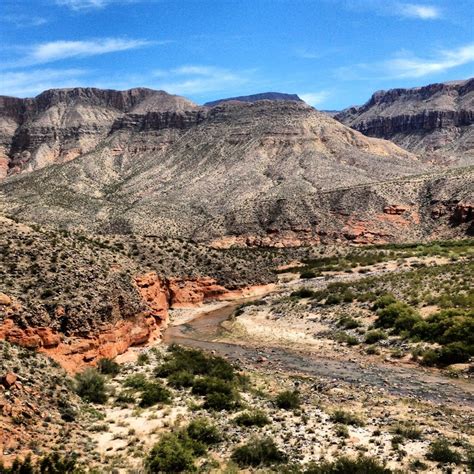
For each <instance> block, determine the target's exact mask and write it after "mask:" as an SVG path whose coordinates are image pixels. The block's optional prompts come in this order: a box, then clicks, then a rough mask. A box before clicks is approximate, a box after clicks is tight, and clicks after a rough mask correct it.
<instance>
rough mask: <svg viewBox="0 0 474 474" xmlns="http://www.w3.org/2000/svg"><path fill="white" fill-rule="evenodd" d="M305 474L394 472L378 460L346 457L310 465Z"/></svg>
mask: <svg viewBox="0 0 474 474" xmlns="http://www.w3.org/2000/svg"><path fill="white" fill-rule="evenodd" d="M303 472H304V474H391V473H392V471H391V470H390V469H388V468H387V467H385V466H384V465H383V464H382V463H380V462H379V461H378V460H377V459H375V458H372V457H367V456H363V455H360V456H359V457H358V458H356V459H352V458H349V457H346V456H343V457H340V458H339V459H336V460H335V461H332V462H323V463H320V464H317V463H309V464H308V465H307V467H306V469H305V470H304V471H303Z"/></svg>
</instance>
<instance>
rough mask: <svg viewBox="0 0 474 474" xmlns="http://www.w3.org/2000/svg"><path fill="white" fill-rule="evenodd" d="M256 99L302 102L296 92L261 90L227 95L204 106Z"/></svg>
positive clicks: (254, 100)
mask: <svg viewBox="0 0 474 474" xmlns="http://www.w3.org/2000/svg"><path fill="white" fill-rule="evenodd" d="M258 100H289V101H293V102H303V101H302V100H301V99H300V98H299V97H298V95H296V94H283V93H281V92H262V93H261V94H252V95H241V96H238V97H228V98H227V99H218V100H214V101H212V102H206V103H205V104H204V105H205V106H206V107H214V106H215V105H219V104H222V103H223V102H231V101H238V102H257V101H258Z"/></svg>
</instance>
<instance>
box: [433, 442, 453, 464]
mask: <svg viewBox="0 0 474 474" xmlns="http://www.w3.org/2000/svg"><path fill="white" fill-rule="evenodd" d="M426 457H427V458H428V459H430V460H431V461H436V462H439V463H443V464H445V463H454V464H459V463H460V462H461V455H460V454H459V453H458V452H457V451H454V450H453V449H452V448H451V446H450V445H449V442H448V440H447V439H438V440H436V441H433V442H432V443H431V444H430V446H429V449H428V454H427V456H426Z"/></svg>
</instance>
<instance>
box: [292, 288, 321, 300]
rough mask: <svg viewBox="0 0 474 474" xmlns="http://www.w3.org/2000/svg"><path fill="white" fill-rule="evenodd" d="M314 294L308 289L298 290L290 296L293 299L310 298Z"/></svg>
mask: <svg viewBox="0 0 474 474" xmlns="http://www.w3.org/2000/svg"><path fill="white" fill-rule="evenodd" d="M315 294H316V293H315V292H314V291H313V290H311V289H310V288H300V289H299V290H296V291H293V292H292V293H291V294H290V296H292V297H294V298H312V297H313V296H314V295H315Z"/></svg>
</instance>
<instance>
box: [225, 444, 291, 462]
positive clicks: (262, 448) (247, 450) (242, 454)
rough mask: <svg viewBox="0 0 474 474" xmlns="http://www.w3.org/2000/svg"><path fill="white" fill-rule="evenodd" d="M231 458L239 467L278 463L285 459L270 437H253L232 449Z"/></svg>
mask: <svg viewBox="0 0 474 474" xmlns="http://www.w3.org/2000/svg"><path fill="white" fill-rule="evenodd" d="M231 459H232V460H233V461H234V462H235V463H237V464H238V465H239V466H240V467H258V466H271V465H273V464H280V463H283V462H285V461H286V460H287V456H286V455H285V453H283V452H282V451H280V450H279V449H278V447H277V446H276V444H275V442H274V441H273V440H272V439H271V438H262V439H258V438H253V439H251V440H250V441H249V442H248V443H246V444H244V445H242V446H239V447H238V448H236V449H234V451H233V452H232V455H231Z"/></svg>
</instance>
